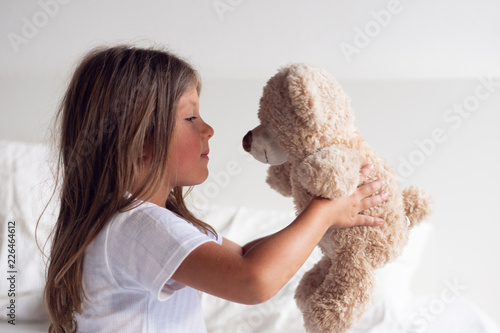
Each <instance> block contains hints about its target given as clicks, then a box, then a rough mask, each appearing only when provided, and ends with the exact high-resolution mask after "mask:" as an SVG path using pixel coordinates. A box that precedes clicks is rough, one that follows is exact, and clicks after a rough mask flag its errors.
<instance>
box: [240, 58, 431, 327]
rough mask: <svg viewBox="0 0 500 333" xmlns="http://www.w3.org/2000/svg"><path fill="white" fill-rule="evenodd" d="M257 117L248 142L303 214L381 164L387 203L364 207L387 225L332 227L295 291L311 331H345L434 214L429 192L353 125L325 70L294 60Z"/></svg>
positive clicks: (378, 171) (275, 80) (345, 100)
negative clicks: (401, 175) (381, 271)
mask: <svg viewBox="0 0 500 333" xmlns="http://www.w3.org/2000/svg"><path fill="white" fill-rule="evenodd" d="M258 116H259V119H260V122H261V124H260V126H258V127H257V128H256V129H254V130H252V131H250V132H249V133H248V134H247V135H246V136H245V138H244V140H243V145H244V148H245V150H247V151H249V152H250V153H251V154H252V155H253V156H254V157H256V158H257V159H258V160H260V161H262V162H267V163H269V164H271V166H270V167H269V170H268V178H267V182H268V184H269V185H270V186H271V187H272V188H273V189H275V190H276V191H278V192H279V193H281V194H282V195H285V196H292V197H293V199H294V203H295V207H296V211H297V214H298V213H300V212H301V211H302V210H303V209H304V208H305V207H306V206H307V204H308V203H309V202H310V200H311V197H312V196H313V195H315V196H322V197H326V198H331V199H335V198H339V197H341V196H345V195H348V194H350V193H352V192H353V191H354V190H355V189H356V187H357V186H358V183H359V171H360V168H361V166H362V165H364V164H366V163H371V164H373V165H374V166H375V171H374V172H373V173H372V174H371V175H370V179H368V180H367V181H371V180H373V179H378V178H383V179H385V181H386V184H387V185H386V190H387V191H388V192H389V199H388V201H387V202H385V203H384V204H381V205H379V206H377V207H375V208H372V209H370V210H369V211H365V212H363V213H364V214H369V215H373V216H380V217H382V218H384V220H385V223H384V224H383V225H382V226H380V227H353V228H345V229H334V228H331V229H330V230H328V232H327V233H326V234H325V235H324V237H323V238H322V240H321V242H320V243H319V246H320V248H321V250H322V252H323V257H322V259H321V260H320V261H319V262H318V263H317V264H316V265H315V266H314V267H313V268H312V269H311V270H309V271H308V272H307V273H306V274H305V275H304V276H303V277H302V279H301V281H300V284H299V286H298V288H297V290H296V293H295V299H296V302H297V305H298V307H299V309H300V310H301V311H302V313H303V316H304V322H305V327H306V329H307V331H309V332H336V333H339V332H345V331H346V330H348V329H349V328H350V327H351V326H352V325H354V324H355V323H357V322H358V321H359V320H360V319H361V316H362V315H363V313H364V312H365V311H366V309H367V307H368V305H369V302H370V298H371V296H372V292H373V287H374V272H375V270H376V269H377V268H380V267H382V266H383V265H384V264H386V263H388V262H390V261H392V260H394V259H395V258H396V257H397V256H398V255H400V254H401V252H402V250H403V247H404V246H405V245H406V243H407V240H408V234H409V232H410V230H411V228H412V227H413V226H415V225H416V224H418V223H419V222H420V221H422V219H424V218H425V217H427V216H428V215H429V214H430V201H429V197H428V196H427V195H426V194H425V193H424V192H423V191H422V190H420V189H419V188H417V187H414V186H411V187H407V188H405V189H402V188H401V185H400V183H399V181H398V177H397V175H396V174H395V173H394V172H393V171H392V169H391V167H390V166H389V164H388V163H387V162H386V161H385V160H384V159H383V158H382V157H381V156H379V155H378V154H377V153H376V152H375V151H374V150H373V149H371V148H370V147H369V146H368V145H367V144H366V142H365V141H364V140H363V138H362V136H361V135H360V133H359V132H358V131H357V130H356V128H355V127H354V125H353V120H354V116H353V111H352V109H351V105H350V99H349V97H348V96H347V95H346V94H345V93H344V91H343V89H342V87H341V86H340V84H339V83H338V82H337V81H336V80H335V79H334V78H333V77H332V76H331V75H329V74H328V73H327V72H326V71H324V70H322V69H319V68H315V67H312V66H309V65H305V64H292V65H290V66H287V67H284V68H282V69H281V70H279V72H278V73H277V74H276V75H275V76H273V77H272V78H271V79H270V80H269V81H268V82H267V84H266V86H265V87H264V91H263V96H262V98H261V100H260V109H259V113H258ZM408 219H409V222H410V224H409V225H408Z"/></svg>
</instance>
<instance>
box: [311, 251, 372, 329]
mask: <svg viewBox="0 0 500 333" xmlns="http://www.w3.org/2000/svg"><path fill="white" fill-rule="evenodd" d="M333 260H334V261H333V262H332V265H331V266H330V269H329V271H328V272H327V275H326V277H325V278H324V280H323V283H322V284H321V285H320V286H319V287H318V288H317V289H316V292H315V293H314V294H313V295H312V296H310V297H309V298H308V299H307V301H306V306H305V311H303V314H304V324H305V327H306V329H307V331H308V332H322V333H324V332H332V333H333V332H335V333H342V332H346V331H347V330H348V329H349V328H350V327H351V326H352V325H354V324H355V323H357V322H358V321H359V320H360V319H361V317H362V315H363V314H364V312H365V311H366V309H367V307H368V305H369V301H370V298H371V296H372V293H373V285H374V280H375V277H374V272H373V268H372V266H371V265H370V263H369V262H368V261H367V260H366V258H365V257H364V255H363V251H360V250H356V249H354V248H344V249H339V250H337V251H336V256H335V258H334V259H333Z"/></svg>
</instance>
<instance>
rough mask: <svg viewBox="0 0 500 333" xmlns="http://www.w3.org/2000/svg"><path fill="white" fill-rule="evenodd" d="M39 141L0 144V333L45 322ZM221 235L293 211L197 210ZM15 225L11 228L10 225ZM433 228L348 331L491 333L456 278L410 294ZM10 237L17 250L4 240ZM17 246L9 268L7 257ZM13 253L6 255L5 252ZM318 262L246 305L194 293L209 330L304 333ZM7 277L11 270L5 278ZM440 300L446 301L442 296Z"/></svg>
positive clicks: (423, 228) (45, 153) (262, 229)
mask: <svg viewBox="0 0 500 333" xmlns="http://www.w3.org/2000/svg"><path fill="white" fill-rule="evenodd" d="M52 155H53V152H52V151H51V149H50V148H49V147H48V146H47V145H44V144H33V143H22V142H10V141H0V178H1V179H0V223H1V224H0V225H1V229H0V269H1V272H2V274H8V277H10V276H12V275H14V278H15V287H14V289H15V297H14V296H12V297H10V296H9V294H8V293H7V290H9V288H11V286H10V284H9V283H10V281H9V280H8V279H7V278H5V277H4V276H3V275H2V278H1V279H0V307H1V308H2V309H3V311H2V313H1V321H0V332H3V333H10V332H46V331H47V327H48V324H47V320H46V318H47V317H46V314H45V311H44V307H43V304H42V289H43V285H44V259H45V258H44V256H43V255H42V254H41V252H40V251H39V249H38V246H37V243H36V241H35V233H34V230H35V225H36V223H37V219H38V216H39V214H40V212H41V211H42V210H43V209H44V202H46V199H47V198H48V197H49V196H50V193H51V188H52V186H53V177H52V173H51V169H50V166H51V163H52V162H51V161H52V159H51V156H52ZM55 212H56V209H55V205H54V204H51V205H50V206H48V208H47V210H46V212H45V214H44V215H43V217H42V219H41V220H40V229H39V230H40V231H39V235H38V237H39V241H40V242H39V243H40V246H42V247H43V245H44V242H43V240H44V239H46V237H47V236H48V234H49V232H50V227H51V223H52V221H53V220H54V217H55ZM197 214H198V215H199V216H200V217H201V218H202V219H204V220H205V221H207V222H208V223H210V224H211V225H213V226H214V227H215V228H216V229H217V230H218V231H219V232H220V233H221V234H222V235H224V236H225V237H228V238H230V239H232V240H234V241H236V242H239V243H241V244H243V243H245V242H247V241H249V240H252V239H254V238H256V237H260V236H263V235H266V234H269V233H272V232H274V231H276V230H279V229H280V228H282V227H283V226H285V225H286V224H287V223H289V222H290V221H291V220H292V219H293V217H294V213H293V211H291V210H278V209H275V210H272V209H256V208H249V207H242V206H237V207H236V206H229V205H217V206H211V207H210V208H205V209H201V210H198V211H197ZM14 221H15V229H12V228H11V229H9V228H7V226H8V225H9V222H14ZM432 232H433V227H432V226H431V224H426V223H424V224H422V225H420V226H419V227H418V228H416V230H415V232H414V233H413V234H412V236H411V239H410V243H409V245H408V247H407V248H406V250H405V252H404V253H403V255H402V256H401V257H400V258H398V260H397V261H396V262H394V263H391V264H389V265H387V266H386V267H384V268H383V269H381V270H379V271H378V274H377V288H376V296H375V297H374V299H373V302H372V304H371V306H370V309H369V310H368V312H367V313H366V314H365V316H364V317H363V319H362V320H361V322H360V323H359V324H358V325H357V326H356V327H354V328H352V329H351V330H350V333H361V332H365V333H368V332H370V333H379V332H380V333H382V332H383V333H392V332H394V333H396V332H397V333H401V332H412V333H413V332H439V333H443V332H455V333H457V332H464V333H494V332H499V329H498V326H497V324H496V323H494V321H493V320H492V319H491V318H489V317H488V316H487V315H486V314H485V313H484V312H483V311H482V310H481V309H479V308H478V307H477V306H475V305H474V304H473V303H472V302H470V301H468V300H467V299H466V298H465V297H462V296H461V295H460V287H459V285H457V284H456V283H455V281H447V282H448V285H447V289H446V288H445V289H443V292H442V293H441V294H438V295H433V296H425V295H420V294H416V293H415V292H413V291H412V290H411V288H410V281H411V279H412V276H413V275H414V272H415V270H416V269H417V268H418V264H419V259H420V257H421V253H422V250H423V248H424V246H425V243H426V240H427V239H428V237H429V236H430V235H431V234H432ZM13 233H15V238H14V239H15V247H12V246H11V247H9V244H12V242H10V243H9V239H12V236H9V235H12V234H13ZM13 248H14V249H15V264H14V266H12V268H11V269H10V268H9V266H8V265H10V264H11V262H9V258H8V254H9V253H8V252H9V249H11V250H12V249H13ZM11 252H12V251H11ZM319 257H320V253H319V252H318V250H315V251H314V252H313V254H312V255H311V256H310V258H309V259H308V261H307V262H306V263H305V264H304V266H303V267H302V268H301V269H300V271H299V273H298V274H297V275H296V276H294V277H293V278H292V280H291V281H290V282H289V283H288V284H287V285H286V286H285V287H284V288H283V289H282V290H281V291H280V292H279V293H278V294H277V295H276V296H275V297H274V298H272V299H271V300H270V301H268V302H265V303H263V304H259V305H254V306H247V305H241V304H235V303H230V302H227V301H224V300H221V299H217V298H215V297H212V296H210V295H206V294H202V295H200V297H201V301H202V305H203V309H204V314H205V318H206V323H207V329H208V331H209V332H210V333H223V332H224V333H225V332H231V333H233V332H237V333H239V332H248V333H250V332H259V333H266V332H269V333H270V332H283V333H284V332H286V333H294V332H297V333H298V332H304V329H303V326H302V319H301V315H300V312H299V311H298V309H297V307H296V305H295V302H294V300H293V292H294V289H295V286H296V285H297V283H298V280H299V279H300V276H301V274H303V273H304V272H305V271H306V270H307V269H308V268H309V267H311V266H312V265H313V264H314V263H315V261H316V260H318V258H319ZM8 272H13V273H8ZM444 296H446V297H444ZM12 300H14V302H15V325H12V324H10V323H9V322H8V321H9V320H12V318H9V316H8V314H9V311H10V310H9V309H8V307H9V305H10V304H11V302H12Z"/></svg>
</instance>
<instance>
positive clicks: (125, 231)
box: [105, 203, 220, 301]
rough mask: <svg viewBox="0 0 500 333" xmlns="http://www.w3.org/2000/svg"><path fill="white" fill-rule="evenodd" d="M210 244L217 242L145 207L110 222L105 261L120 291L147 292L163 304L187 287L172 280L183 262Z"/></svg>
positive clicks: (159, 209)
mask: <svg viewBox="0 0 500 333" xmlns="http://www.w3.org/2000/svg"><path fill="white" fill-rule="evenodd" d="M218 238H220V237H218ZM210 241H216V240H215V238H213V237H210V236H208V235H206V234H204V233H203V232H201V231H200V230H199V229H198V228H196V227H195V226H193V225H192V224H190V223H188V222H187V221H185V220H183V219H182V218H180V217H178V216H177V215H175V214H174V213H172V212H170V211H169V210H167V209H165V208H162V207H159V206H156V205H153V204H149V203H143V204H142V205H141V206H139V207H137V208H134V209H133V210H131V211H129V212H125V213H120V214H119V216H118V217H117V218H115V219H113V220H112V221H111V223H110V225H109V227H108V233H107V239H106V255H105V257H106V258H107V261H108V262H107V265H108V269H109V271H110V273H111V275H112V276H113V277H114V279H115V281H116V283H117V284H118V285H119V286H120V287H122V288H126V289H131V290H137V291H138V292H140V291H141V290H142V291H144V290H146V291H148V292H149V293H151V294H152V295H153V296H154V297H156V298H157V299H158V300H160V301H161V300H166V299H168V298H169V297H170V296H171V295H172V294H173V293H174V292H175V291H176V290H178V289H180V288H183V287H184V285H183V284H181V283H179V282H177V281H174V280H172V279H171V277H172V275H173V274H174V272H175V271H176V270H177V268H178V267H179V265H180V264H181V263H182V261H183V260H184V259H185V258H186V257H187V256H188V254H189V253H191V252H192V251H193V250H194V249H195V248H197V247H198V246H200V245H201V244H204V243H206V242H210Z"/></svg>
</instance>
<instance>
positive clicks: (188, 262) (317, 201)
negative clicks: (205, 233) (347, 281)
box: [173, 167, 386, 304]
mask: <svg viewBox="0 0 500 333" xmlns="http://www.w3.org/2000/svg"><path fill="white" fill-rule="evenodd" d="M369 172H370V171H369V169H368V167H363V169H362V177H361V178H363V180H364V179H365V178H366V176H367V174H368V173H369ZM363 180H362V181H363ZM382 186H383V182H382V181H374V182H372V183H369V184H366V185H364V186H361V187H359V188H358V189H357V190H356V191H355V192H354V193H353V194H352V195H350V196H346V197H343V198H340V199H338V200H329V199H323V198H314V199H313V200H312V201H311V203H310V204H309V205H308V206H307V207H306V209H304V211H303V212H302V213H301V214H300V215H299V216H298V217H297V218H296V219H295V220H294V221H293V222H292V223H291V224H290V225H288V226H287V227H286V228H284V229H282V230H281V231H279V232H277V233H275V234H273V235H270V236H268V237H265V238H263V239H261V240H260V241H259V242H257V243H256V244H253V246H252V247H250V248H249V249H247V251H246V252H245V253H243V249H241V251H240V250H239V249H238V246H237V245H236V244H235V243H233V242H230V241H226V242H223V246H221V245H219V244H217V243H215V242H209V243H205V244H202V245H200V246H199V247H197V248H196V249H195V250H194V251H193V252H191V253H190V254H189V255H188V256H187V257H186V259H184V261H183V262H182V264H181V265H180V266H179V268H178V269H177V270H176V272H175V273H174V275H173V279H175V280H176V281H178V282H181V283H183V284H185V285H188V286H191V287H193V288H195V289H198V290H200V291H203V292H206V293H209V294H212V295H214V296H217V297H221V298H224V299H227V300H230V301H234V302H239V303H244V304H257V303H261V302H264V301H266V300H268V299H270V298H271V297H272V296H273V295H274V294H276V293H277V292H278V291H279V290H280V289H281V288H282V287H283V286H284V285H285V284H286V283H287V282H288V281H289V280H290V279H291V278H292V276H293V275H294V274H295V273H296V272H297V271H298V270H299V268H300V267H301V266H302V265H303V264H304V262H305V261H306V260H307V258H308V257H309V255H310V254H311V252H312V251H313V250H314V248H315V247H316V245H317V244H318V243H319V241H320V240H321V238H322V237H323V235H324V234H325V232H326V231H327V230H328V228H330V227H340V228H343V227H351V226H356V225H371V226H376V225H380V224H381V223H382V221H381V220H380V219H378V218H374V217H371V216H365V215H360V214H358V213H359V212H361V211H363V210H366V209H368V208H370V207H373V206H376V205H378V204H379V203H381V202H383V201H385V200H386V196H384V194H383V193H379V194H377V195H373V196H372V194H374V193H376V192H377V191H379V190H380V189H381V188H382Z"/></svg>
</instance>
